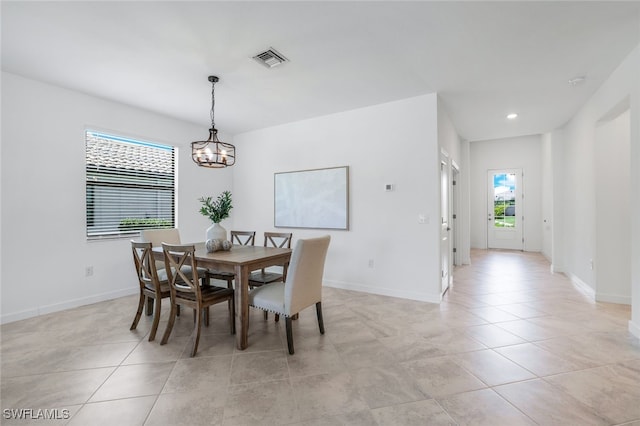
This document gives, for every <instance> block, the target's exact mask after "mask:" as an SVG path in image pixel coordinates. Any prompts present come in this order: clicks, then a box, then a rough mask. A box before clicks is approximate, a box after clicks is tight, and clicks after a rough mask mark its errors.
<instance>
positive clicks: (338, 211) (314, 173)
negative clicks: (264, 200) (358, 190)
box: [274, 166, 349, 230]
mask: <svg viewBox="0 0 640 426" xmlns="http://www.w3.org/2000/svg"><path fill="white" fill-rule="evenodd" d="M274 192H275V194H274V226H275V227H277V228H317V229H343V230H347V229H349V166H341V167H330V168H325V169H313V170H298V171H293V172H282V173H275V174H274Z"/></svg>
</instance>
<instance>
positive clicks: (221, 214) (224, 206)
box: [199, 191, 233, 241]
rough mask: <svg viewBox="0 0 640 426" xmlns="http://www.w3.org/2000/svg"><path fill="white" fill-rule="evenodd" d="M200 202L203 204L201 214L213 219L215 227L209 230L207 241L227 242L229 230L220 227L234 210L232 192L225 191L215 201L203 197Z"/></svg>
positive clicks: (212, 226)
mask: <svg viewBox="0 0 640 426" xmlns="http://www.w3.org/2000/svg"><path fill="white" fill-rule="evenodd" d="M199 201H200V202H201V203H202V207H200V213H202V215H203V216H207V217H208V218H209V219H211V222H213V225H211V226H210V227H209V228H207V235H206V237H207V238H206V239H207V240H214V239H218V240H226V239H227V230H226V229H224V228H223V227H222V226H221V225H220V221H222V220H223V219H226V218H228V217H229V211H230V210H231V209H232V208H233V205H232V204H231V192H229V191H224V192H223V193H222V194H220V195H218V198H217V199H216V200H215V201H214V200H213V198H212V197H206V198H205V197H201V198H200V199H199ZM205 241H206V240H205Z"/></svg>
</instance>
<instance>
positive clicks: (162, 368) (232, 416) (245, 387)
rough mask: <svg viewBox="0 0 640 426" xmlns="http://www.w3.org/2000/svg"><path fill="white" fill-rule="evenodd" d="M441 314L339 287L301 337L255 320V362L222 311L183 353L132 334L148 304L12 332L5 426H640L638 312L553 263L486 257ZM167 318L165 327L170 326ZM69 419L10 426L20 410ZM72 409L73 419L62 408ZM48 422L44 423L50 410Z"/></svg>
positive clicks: (439, 308) (100, 307)
mask: <svg viewBox="0 0 640 426" xmlns="http://www.w3.org/2000/svg"><path fill="white" fill-rule="evenodd" d="M472 262H473V265H471V266H464V267H460V268H458V269H456V271H455V281H454V284H453V286H452V288H451V289H450V290H449V292H448V293H447V294H446V296H445V299H444V301H443V303H441V304H440V305H435V304H428V303H420V302H415V301H410V300H403V299H396V298H391V297H383V296H377V295H371V294H364V293H357V292H352V291H345V290H337V289H332V288H325V290H324V302H323V304H324V317H325V325H326V329H327V333H326V334H325V335H324V336H321V335H320V334H319V333H318V330H317V323H316V319H315V310H314V309H308V310H306V311H304V312H303V313H302V314H301V317H300V320H299V321H297V322H295V323H294V324H295V325H294V327H295V329H294V339H295V345H296V354H295V355H294V356H289V355H288V354H287V351H286V338H285V337H284V333H283V329H284V324H283V322H280V323H275V322H274V321H273V319H272V317H270V320H269V321H267V322H265V321H264V320H263V318H262V313H261V312H259V311H253V312H252V317H251V326H250V335H249V342H250V347H249V348H248V349H247V350H246V351H237V350H236V349H235V344H234V342H235V341H234V338H233V336H230V335H229V334H227V323H226V310H225V309H226V307H225V306H224V304H222V305H218V306H216V307H215V308H213V311H212V325H211V326H210V327H209V328H208V329H206V328H205V329H204V330H203V336H202V338H201V341H200V348H199V351H198V354H197V356H196V357H195V358H189V356H188V353H189V347H190V332H191V327H192V322H191V316H190V315H185V316H183V317H182V318H181V319H180V320H179V321H178V322H177V326H176V327H175V328H174V334H173V335H172V337H171V339H170V342H169V344H167V345H165V346H160V345H159V343H158V341H159V340H160V338H161V336H162V333H163V332H164V327H165V323H164V322H161V324H160V329H159V333H158V337H157V341H155V342H148V341H147V340H146V336H147V333H148V330H149V326H150V323H151V318H150V317H143V320H141V323H140V325H139V326H138V330H137V331H133V332H131V331H129V325H130V323H131V320H132V319H133V314H134V310H135V307H136V297H125V298H121V299H118V300H112V301H108V302H103V303H98V304H94V305H90V306H84V307H81V308H77V309H72V310H68V311H65V312H59V313H55V314H51V315H46V316H41V317H38V318H32V319H28V320H24V321H19V322H14V323H10V324H5V325H3V326H2V345H1V355H2V362H1V366H2V370H1V373H2V388H1V391H2V393H1V406H2V409H3V415H2V418H1V419H0V421H1V422H2V424H29V423H31V424H51V425H56V424H69V425H109V426H110V425H117V426H127V425H169V424H172V425H190V426H195V425H366V426H370V425H441V424H442V425H455V424H459V425H485V424H486V425H491V426H499V425H520V424H522V425H534V424H539V425H592V424H593V425H600V424H602V425H620V424H626V425H635V426H639V425H640V343H639V342H638V339H636V338H633V337H632V336H631V335H630V334H629V333H628V331H627V330H628V328H627V327H628V320H629V318H630V308H629V307H628V306H622V305H614V304H605V303H594V302H593V301H592V300H590V299H589V297H587V296H586V295H584V294H583V293H581V292H580V290H578V289H577V288H575V287H574V286H573V285H572V284H571V283H570V281H569V280H568V279H567V278H566V277H564V276H563V275H558V274H556V275H552V274H550V273H549V264H548V263H547V262H546V261H545V260H544V259H543V257H542V256H541V255H539V254H534V253H521V252H507V251H473V253H472ZM166 313H167V312H166V311H164V312H163V315H164V316H165V317H166ZM20 408H26V409H33V410H37V409H58V410H59V411H58V412H54V414H58V417H64V414H65V413H68V415H69V416H70V419H58V420H49V421H44V420H33V421H31V422H26V421H16V420H13V419H7V418H6V417H8V416H7V413H8V412H7V411H5V410H6V409H20ZM62 410H68V411H62ZM34 413H36V414H37V412H36V411H34Z"/></svg>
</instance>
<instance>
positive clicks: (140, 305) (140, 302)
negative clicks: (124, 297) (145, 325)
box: [129, 293, 145, 330]
mask: <svg viewBox="0 0 640 426" xmlns="http://www.w3.org/2000/svg"><path fill="white" fill-rule="evenodd" d="M144 299H145V295H144V294H142V293H140V300H138V310H137V311H136V316H135V317H134V318H133V323H132V324H131V328H130V329H129V330H135V329H136V327H137V326H138V321H140V317H141V316H142V309H143V308H144Z"/></svg>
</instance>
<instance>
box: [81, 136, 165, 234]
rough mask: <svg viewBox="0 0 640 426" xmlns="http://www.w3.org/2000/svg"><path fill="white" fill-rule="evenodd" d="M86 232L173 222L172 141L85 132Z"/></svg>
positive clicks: (128, 229) (118, 231)
mask: <svg viewBox="0 0 640 426" xmlns="http://www.w3.org/2000/svg"><path fill="white" fill-rule="evenodd" d="M86 208H87V212H86V214H87V237H88V238H90V239H91V238H103V237H118V236H127V235H131V234H137V233H138V231H140V230H141V229H149V228H172V227H174V226H175V153H174V148H173V147H171V146H165V145H159V144H155V143H150V142H143V141H138V140H133V139H128V138H123V137H118V136H112V135H106V134H103V133H98V132H92V131H87V132H86Z"/></svg>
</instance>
